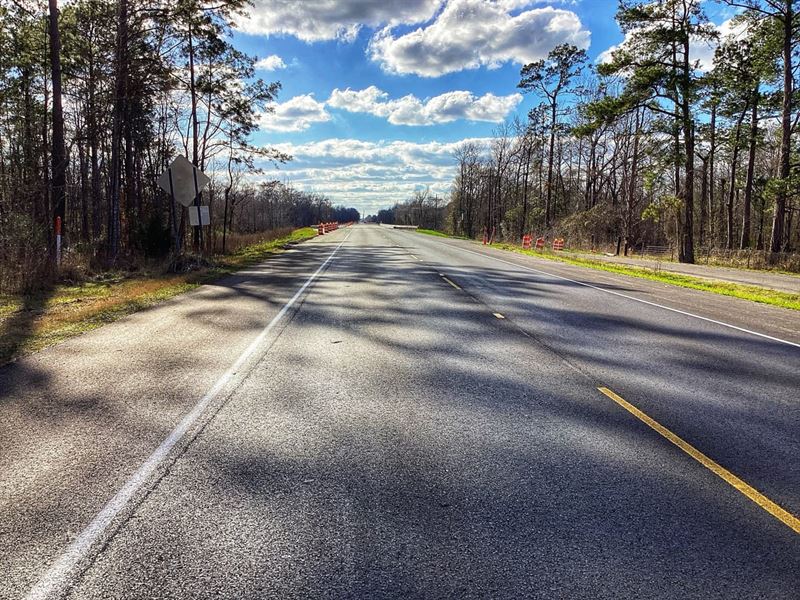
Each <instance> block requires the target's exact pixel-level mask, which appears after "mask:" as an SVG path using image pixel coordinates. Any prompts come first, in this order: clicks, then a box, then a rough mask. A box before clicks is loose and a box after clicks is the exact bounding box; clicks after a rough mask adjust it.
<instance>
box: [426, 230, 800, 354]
mask: <svg viewBox="0 0 800 600" xmlns="http://www.w3.org/2000/svg"><path fill="white" fill-rule="evenodd" d="M439 243H440V244H444V242H439ZM445 245H446V246H449V247H450V248H457V249H459V250H461V251H463V252H469V253H470V254H475V255H477V256H483V257H485V258H490V259H492V260H496V261H498V262H501V263H505V264H507V265H511V266H512V267H517V268H521V269H525V270H526V271H532V272H534V273H540V274H542V275H547V276H549V277H555V278H556V279H563V280H564V281H569V282H571V283H577V284H578V285H582V286H585V287H588V288H592V289H593V290H598V291H600V292H605V293H606V294H613V295H614V296H619V297H620V298H627V299H628V300H633V301H634V302H641V303H642V304H648V305H650V306H655V307H657V308H663V309H664V310H668V311H670V312H674V313H678V314H680V315H685V316H687V317H693V318H695V319H700V320H701V321H707V322H709V323H714V324H716V325H722V326H723V327H729V328H730V329H735V330H737V331H742V332H744V333H749V334H750V335H755V336H758V337H761V338H766V339H768V340H772V341H773V342H779V343H781V344H787V345H789V346H794V347H795V348H800V344H797V343H795V342H790V341H788V340H782V339H781V338H776V337H773V336H771V335H767V334H766V333H759V332H757V331H752V330H750V329H745V328H744V327H737V326H736V325H731V324H730V323H725V322H724V321H717V320H715V319H709V318H708V317H701V316H700V315H696V314H694V313H690V312H686V311H685V310H680V309H677V308H671V307H669V306H664V305H663V304H657V303H656V302H650V301H649V300H642V299H641V298H636V297H635V296H628V295H627V294H622V293H620V292H615V291H614V290H607V289H605V288H602V287H598V286H596V285H592V284H591V283H586V282H583V281H577V280H575V279H570V278H569V277H562V276H561V275H556V274H555V273H548V272H547V271H541V270H539V269H534V268H533V267H526V266H525V265H521V264H519V263H515V262H511V261H508V260H503V259H502V258H497V257H496V256H492V255H491V254H483V253H482V252H475V251H474V250H467V249H466V248H461V247H460V246H454V245H452V244H445Z"/></svg>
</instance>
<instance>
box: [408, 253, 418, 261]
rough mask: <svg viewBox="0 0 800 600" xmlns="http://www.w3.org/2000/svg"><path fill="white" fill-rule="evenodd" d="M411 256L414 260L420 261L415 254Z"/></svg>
mask: <svg viewBox="0 0 800 600" xmlns="http://www.w3.org/2000/svg"><path fill="white" fill-rule="evenodd" d="M409 256H410V257H411V258H413V259H414V260H419V259H418V258H417V257H416V256H414V255H413V254H409Z"/></svg>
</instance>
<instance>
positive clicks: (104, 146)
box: [0, 0, 358, 292]
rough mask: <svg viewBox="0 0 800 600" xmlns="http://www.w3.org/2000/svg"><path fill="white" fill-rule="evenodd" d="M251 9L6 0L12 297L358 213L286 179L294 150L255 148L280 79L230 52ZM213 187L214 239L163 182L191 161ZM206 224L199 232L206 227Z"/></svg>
mask: <svg viewBox="0 0 800 600" xmlns="http://www.w3.org/2000/svg"><path fill="white" fill-rule="evenodd" d="M247 8H248V3H247V1H246V0H223V1H221V2H208V1H205V0H179V1H178V2H177V3H167V2H159V1H157V0H118V1H110V0H75V1H72V2H67V3H60V6H59V3H57V0H49V3H44V4H42V3H41V2H35V1H32V0H0V292H18V291H24V290H26V289H30V288H35V287H36V286H39V285H41V284H42V282H45V281H47V280H49V279H52V278H53V277H54V276H55V275H56V267H57V266H56V264H55V262H56V258H57V257H56V243H55V231H56V222H57V221H58V222H59V223H60V225H61V232H62V238H63V258H62V261H63V264H62V265H61V267H62V268H71V269H72V270H73V271H74V270H75V268H76V267H81V268H84V269H95V270H102V269H112V268H129V267H132V266H135V265H137V264H140V263H141V262H142V261H147V260H164V261H169V259H170V258H172V259H174V258H175V257H176V255H179V254H181V253H182V252H186V251H190V252H192V251H193V252H202V253H206V254H210V253H214V252H220V253H221V252H225V251H226V243H227V239H228V238H229V237H230V236H231V235H234V236H235V235H237V234H240V233H253V232H258V231H265V230H269V229H273V228H278V227H287V226H295V227H299V226H305V225H310V224H312V223H316V222H318V221H320V220H348V221H349V220H357V219H358V213H357V211H355V210H354V209H346V208H344V207H337V206H333V204H332V203H331V201H330V200H329V199H328V198H326V197H324V196H321V195H319V194H313V193H307V192H303V191H299V190H296V189H293V188H292V187H291V185H288V184H285V183H281V182H278V181H272V180H270V178H269V177H267V175H266V174H265V171H264V169H265V168H270V167H271V166H273V165H279V164H280V163H283V162H286V161H289V160H291V157H290V156H287V155H285V154H283V153H280V152H278V151H276V150H274V149H271V148H264V147H260V146H256V145H254V144H252V143H251V136H252V134H253V133H254V132H255V131H256V130H257V129H258V119H259V116H260V115H261V114H263V113H264V112H267V111H270V110H271V103H273V101H274V100H275V99H276V97H277V94H278V92H279V90H280V87H281V86H280V83H278V82H265V81H263V80H261V79H258V78H256V77H255V76H254V75H255V73H254V62H255V58H254V57H251V56H248V55H246V54H244V53H242V52H241V51H239V50H237V49H236V48H235V47H234V46H233V45H232V43H231V36H230V32H231V23H232V19H233V18H234V16H235V15H236V14H238V13H239V12H241V11H244V10H246V9H247ZM179 153H180V154H183V155H184V156H186V157H187V158H188V159H189V160H190V161H191V162H192V163H193V164H194V165H195V166H197V167H198V168H199V169H200V170H201V171H204V172H206V173H208V174H209V175H210V176H211V178H212V181H211V184H210V185H209V186H208V187H207V188H206V190H204V192H203V200H202V202H203V204H207V205H208V206H209V207H210V211H211V215H212V219H211V220H212V227H210V228H204V229H208V230H209V231H208V233H207V235H205V236H203V238H202V244H203V245H202V247H201V246H200V236H198V235H197V229H198V228H192V227H190V226H189V223H188V218H187V211H186V209H185V208H183V207H182V206H180V205H177V208H176V204H175V203H174V202H172V201H171V198H170V197H169V196H168V195H167V194H166V193H165V192H163V191H162V190H161V189H160V188H159V187H158V185H157V184H156V180H157V179H158V176H159V175H160V174H161V173H162V172H163V171H164V170H165V168H166V167H167V166H168V165H169V164H170V162H171V161H172V159H173V158H175V156H177V155H178V154H179ZM192 229H194V230H195V231H194V232H192Z"/></svg>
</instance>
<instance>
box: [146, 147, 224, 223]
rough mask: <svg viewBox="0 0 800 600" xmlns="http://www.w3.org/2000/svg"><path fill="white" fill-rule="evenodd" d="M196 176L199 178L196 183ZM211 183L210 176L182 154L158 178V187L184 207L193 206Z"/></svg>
mask: <svg viewBox="0 0 800 600" xmlns="http://www.w3.org/2000/svg"><path fill="white" fill-rule="evenodd" d="M195 175H196V176H197V182H196V183H195ZM170 179H171V180H172V181H170ZM209 181H211V179H210V178H209V177H208V175H206V174H205V173H203V172H202V171H201V170H200V169H198V168H197V167H195V166H194V165H193V164H192V163H190V162H189V160H188V159H187V158H186V157H185V156H183V155H182V154H181V155H180V156H178V157H177V158H176V159H175V160H173V161H172V164H171V165H170V166H169V168H168V169H167V170H166V171H164V172H163V173H162V174H161V177H159V178H158V185H159V187H160V188H161V189H162V190H164V191H165V192H167V193H168V194H172V195H173V196H174V198H175V201H176V202H178V203H180V204H182V205H183V206H191V205H192V203H193V202H194V199H195V198H196V197H197V195H198V194H199V193H200V192H201V191H202V189H203V188H204V187H206V186H207V185H208V182H209ZM196 212H197V211H195V213H196ZM196 216H197V215H195V217H196Z"/></svg>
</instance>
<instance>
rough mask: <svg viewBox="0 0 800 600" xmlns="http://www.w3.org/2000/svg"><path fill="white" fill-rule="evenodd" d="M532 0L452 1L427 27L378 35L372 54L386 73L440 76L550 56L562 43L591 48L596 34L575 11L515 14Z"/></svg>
mask: <svg viewBox="0 0 800 600" xmlns="http://www.w3.org/2000/svg"><path fill="white" fill-rule="evenodd" d="M531 4H533V2H531V1H530V0H528V1H524V0H506V1H503V2H489V1H488V0H451V1H450V2H449V3H448V4H447V6H445V8H444V10H442V11H441V12H440V13H439V14H438V15H437V17H436V19H435V20H434V21H433V22H432V23H431V24H429V25H427V26H425V27H420V28H418V29H416V30H415V31H411V32H409V33H406V34H403V35H399V36H397V37H395V35H394V32H393V29H392V27H391V26H387V27H385V28H384V29H383V30H382V31H380V32H379V33H377V34H376V35H375V36H374V37H373V38H372V40H371V41H370V44H369V49H368V52H369V55H370V57H371V58H372V59H373V60H374V61H377V62H378V63H379V64H380V65H381V68H383V69H384V70H385V71H388V72H391V73H397V74H412V73H413V74H416V75H420V76H423V77H438V76H440V75H444V74H445V73H452V72H455V71H461V70H464V69H477V68H479V67H481V66H486V67H488V68H490V69H493V68H498V67H500V66H501V65H502V64H503V63H506V62H514V63H518V64H525V63H528V62H532V61H535V60H539V59H541V58H544V57H545V56H546V55H547V53H548V52H549V51H550V50H552V49H553V47H555V46H556V45H558V44H562V43H570V44H574V45H575V46H578V47H580V48H586V47H588V46H589V36H590V33H589V31H588V30H587V29H585V28H584V27H583V25H582V24H581V21H580V19H579V18H578V16H577V15H576V14H575V13H574V12H572V11H569V10H563V9H556V8H552V7H543V8H533V9H530V10H525V11H522V12H519V13H518V14H511V13H510V12H509V11H511V10H512V9H514V8H521V7H525V6H529V5H531Z"/></svg>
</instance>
